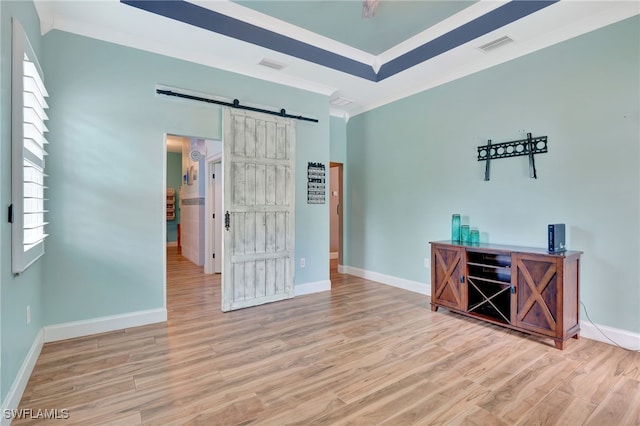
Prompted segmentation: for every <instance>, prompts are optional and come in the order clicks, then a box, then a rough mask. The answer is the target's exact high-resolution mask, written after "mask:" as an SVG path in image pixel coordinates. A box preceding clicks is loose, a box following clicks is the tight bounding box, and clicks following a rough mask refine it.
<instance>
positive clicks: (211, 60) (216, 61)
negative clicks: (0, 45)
mask: <svg viewBox="0 0 640 426" xmlns="http://www.w3.org/2000/svg"><path fill="white" fill-rule="evenodd" d="M53 29H57V30H60V31H66V32H69V33H73V34H78V35H81V36H85V37H89V38H94V39H97V40H102V41H107V42H110V43H114V44H118V45H121V46H126V47H132V48H135V49H140V50H145V51H147V52H152V53H156V54H159V55H163V56H169V57H172V58H176V59H181V60H184V61H188V62H193V63H197V64H201V65H206V66H209V67H212V68H216V69H220V70H223V71H229V72H232V73H235V74H240V75H244V76H247V77H252V78H256V79H259V80H265V81H269V82H272V83H277V84H282V85H285V86H289V87H293V88H296V89H301V90H306V91H308V92H313V93H318V94H321V95H325V96H331V94H333V93H334V92H336V90H337V89H336V88H335V87H329V86H326V85H323V84H319V83H315V82H312V81H309V80H304V79H301V78H297V77H293V76H291V75H287V74H284V73H282V72H280V71H276V70H272V69H269V68H266V67H261V68H264V69H256V68H255V67H254V66H253V65H251V66H245V65H243V64H239V63H238V62H236V61H233V60H229V59H228V58H226V57H222V56H216V55H214V54H212V53H211V52H202V51H198V50H193V49H184V48H180V47H179V46H174V45H170V44H167V43H164V42H161V41H156V40H151V39H149V38H145V37H140V36H137V35H134V34H128V33H123V32H122V31H118V30H115V29H113V28H109V27H106V26H100V25H95V24H87V23H84V22H81V21H78V20H76V19H73V18H68V17H64V16H60V15H57V16H54V18H53ZM210 36H214V34H213V33H211V34H210ZM215 36H218V37H222V36H219V35H217V34H216V35H215ZM232 42H236V43H244V42H240V41H238V40H234V39H229V41H228V43H232ZM245 44H246V43H245Z"/></svg>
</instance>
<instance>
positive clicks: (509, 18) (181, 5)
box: [121, 0, 558, 81]
mask: <svg viewBox="0 0 640 426" xmlns="http://www.w3.org/2000/svg"><path fill="white" fill-rule="evenodd" d="M557 1H558V0H513V1H510V2H509V3H506V4H504V5H503V6H500V7H498V8H497V9H494V10H492V11H491V12H488V13H486V14H485V15H482V16H480V17H478V18H476V19H474V20H472V21H470V22H467V23H465V24H463V25H461V26H459V27H458V28H456V29H454V30H451V31H449V32H448V33H446V34H443V35H442V36H440V37H437V38H435V39H434V40H431V41H429V42H427V43H425V44H423V45H422V46H419V47H417V48H415V49H413V50H411V51H409V52H407V53H405V54H403V55H401V56H398V57H397V58H395V59H392V60H391V61H389V62H387V63H385V64H383V65H382V67H381V68H380V70H379V71H378V72H377V73H376V72H375V71H374V69H373V68H372V66H371V65H370V64H366V63H363V62H360V61H356V60H354V59H351V58H348V57H346V56H343V55H339V54H337V53H333V52H330V51H328V50H325V49H322V48H319V47H317V46H313V45H311V44H308V43H303V42H301V41H299V40H296V39H294V38H291V37H288V36H285V35H282V34H278V33H276V32H273V31H269V30H266V29H264V28H261V27H258V26H256V25H252V24H248V23H246V22H244V21H240V20H238V19H235V18H232V17H230V16H226V15H223V14H221V13H218V12H214V11H212V10H210V9H207V8H204V7H201V6H197V5H195V4H193V3H189V2H187V1H183V0H121V2H122V3H124V4H128V5H130V6H133V7H136V8H139V9H142V10H146V11H148V12H151V13H155V14H158V15H161V16H165V17H167V18H171V19H175V20H177V21H180V22H184V23H186V24H190V25H194V26H196V27H199V28H203V29H206V30H209V31H213V32H215V33H218V34H222V35H225V36H228V37H233V38H236V39H238V40H242V41H245V42H247V43H252V44H255V45H258V46H262V47H265V48H268V49H271V50H275V51H278V52H281V53H284V54H287V55H290V56H294V57H296V58H299V59H304V60H306V61H309V62H313V63H315V64H318V65H322V66H325V67H328V68H332V69H334V70H337V71H342V72H345V73H348V74H351V75H353V76H356V77H361V78H364V79H366V80H370V81H382V80H384V79H386V78H389V77H391V76H393V75H395V74H397V73H399V72H402V71H404V70H406V69H409V68H411V67H413V66H415V65H417V64H420V63H422V62H424V61H426V60H428V59H431V58H434V57H436V56H438V55H440V54H442V53H445V52H447V51H449V50H451V49H454V48H456V47H458V46H461V45H463V44H465V43H467V42H469V41H471V40H474V39H476V38H478V37H480V36H482V35H484V34H487V33H489V32H491V31H494V30H496V29H498V28H500V27H503V26H505V25H507V24H510V23H511V22H514V21H517V20H518V19H520V18H523V17H525V16H527V15H530V14H532V13H534V12H536V11H538V10H540V9H543V8H545V7H547V6H550V5H552V4H553V3H556V2H557ZM349 3H359V2H349ZM378 13H382V12H381V11H379V12H378ZM374 19H375V18H374ZM398 25H401V23H399V24H398Z"/></svg>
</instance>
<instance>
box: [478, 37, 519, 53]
mask: <svg viewBox="0 0 640 426" xmlns="http://www.w3.org/2000/svg"><path fill="white" fill-rule="evenodd" d="M512 42H513V39H512V38H511V37H509V36H502V37H500V38H498V39H495V40H493V41H490V42H489V43H487V44H483V45H482V46H480V47H479V49H480V50H482V51H483V52H489V51H491V50H494V49H497V48H498V47H501V46H504V45H505V44H509V43H512Z"/></svg>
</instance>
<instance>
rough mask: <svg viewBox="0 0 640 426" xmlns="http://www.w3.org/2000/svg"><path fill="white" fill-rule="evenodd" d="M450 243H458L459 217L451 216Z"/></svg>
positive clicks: (457, 215) (456, 215)
mask: <svg viewBox="0 0 640 426" xmlns="http://www.w3.org/2000/svg"><path fill="white" fill-rule="evenodd" d="M451 241H453V242H460V215H459V214H454V215H452V216H451Z"/></svg>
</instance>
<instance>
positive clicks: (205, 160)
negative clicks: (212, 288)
mask: <svg viewBox="0 0 640 426" xmlns="http://www.w3.org/2000/svg"><path fill="white" fill-rule="evenodd" d="M165 142H166V166H165V176H166V192H165V193H166V203H167V204H166V245H167V247H177V251H178V253H179V254H181V255H182V256H183V257H184V258H186V259H187V260H189V261H191V262H192V263H194V264H195V265H197V266H201V267H205V268H206V263H207V262H205V260H206V258H207V253H212V252H211V250H210V249H208V247H207V246H208V245H209V244H210V245H211V246H214V245H215V238H212V237H211V236H210V233H211V232H212V231H213V229H208V228H209V226H208V225H209V224H208V223H207V221H205V215H206V214H207V206H209V205H211V206H214V200H215V197H213V194H214V189H211V190H210V189H209V186H210V185H209V180H208V179H207V178H208V177H210V176H211V175H210V173H209V171H208V167H209V163H210V162H211V161H213V160H215V159H216V158H217V161H218V162H220V161H221V159H222V141H219V140H212V139H205V138H199V137H192V136H183V135H174V134H167V135H166V136H165ZM218 195H219V196H220V198H221V197H222V186H220V188H219V190H218ZM219 204H220V203H219ZM219 207H220V209H221V208H222V207H221V206H219ZM208 217H211V215H209V216H208ZM217 238H221V235H220V233H218V236H217ZM207 242H209V244H207ZM218 257H222V254H221V253H220V254H219V255H218ZM212 268H213V266H212ZM205 272H207V273H214V272H213V270H211V271H210V272H208V271H205Z"/></svg>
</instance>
